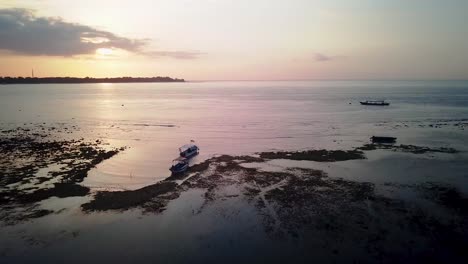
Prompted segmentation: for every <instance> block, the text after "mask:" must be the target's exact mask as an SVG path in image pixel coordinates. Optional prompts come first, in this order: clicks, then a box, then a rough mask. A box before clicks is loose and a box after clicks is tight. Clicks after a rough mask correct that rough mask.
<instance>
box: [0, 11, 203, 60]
mask: <svg viewBox="0 0 468 264" xmlns="http://www.w3.org/2000/svg"><path fill="white" fill-rule="evenodd" d="M149 41H150V40H149V39H131V38H126V37H121V36H118V35H116V34H114V33H112V32H109V31H103V30H98V29H96V28H93V27H90V26H86V25H82V24H77V23H69V22H65V21H64V20H63V19H62V18H52V17H37V16H36V15H35V14H34V12H33V11H32V10H29V9H20V8H15V9H0V50H7V51H10V52H13V53H17V54H24V55H33V56H40V55H43V56H74V55H84V54H94V53H95V52H96V50H97V49H99V48H114V49H122V50H126V51H128V52H132V53H136V54H140V55H144V56H152V57H161V56H165V57H172V58H176V59H194V58H196V57H197V56H198V55H200V54H201V53H198V52H188V51H146V50H145V47H146V46H147V45H148V43H149ZM156 55H157V56H156Z"/></svg>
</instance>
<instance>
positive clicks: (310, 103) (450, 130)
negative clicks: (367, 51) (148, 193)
mask: <svg viewBox="0 0 468 264" xmlns="http://www.w3.org/2000/svg"><path fill="white" fill-rule="evenodd" d="M363 100H386V101H387V102H389V103H390V105H389V106H383V107H381V106H363V105H361V104H360V103H359V102H360V101H363ZM42 126H44V127H46V128H47V129H48V130H49V131H52V132H51V133H53V134H54V140H59V139H60V140H69V139H77V138H83V139H84V140H85V141H89V142H104V143H105V144H104V147H105V148H120V147H126V149H125V150H124V151H121V152H119V153H118V154H117V155H115V156H114V157H112V158H110V159H106V160H104V161H102V162H101V163H99V164H97V165H96V166H95V167H93V168H92V169H91V170H90V171H89V172H88V173H87V176H86V177H85V178H84V180H83V181H82V182H80V183H79V184H80V185H82V186H85V187H89V188H90V189H91V191H92V194H94V193H95V192H97V191H110V192H115V191H133V190H138V189H139V188H142V187H145V186H149V185H152V184H157V183H161V182H164V181H165V180H166V179H167V178H168V177H169V176H170V175H171V173H170V171H169V167H170V166H171V162H172V160H173V159H174V158H177V157H178V155H179V153H178V148H179V147H180V146H182V145H184V144H187V143H189V142H190V141H191V140H193V141H195V143H196V144H197V145H198V146H199V147H200V155H198V156H197V157H195V158H194V159H192V160H191V161H190V163H191V165H192V166H193V165H195V164H200V163H203V162H204V161H206V160H208V159H210V158H212V157H218V156H220V155H224V154H226V155H233V156H235V155H237V156H240V155H250V156H254V157H258V155H259V153H261V152H271V151H291V152H294V151H304V150H321V149H326V150H350V149H355V148H359V147H362V146H364V145H366V144H368V143H370V137H372V136H391V137H396V138H397V144H402V145H405V146H423V147H427V148H433V149H449V148H450V149H455V150H456V153H455V154H451V153H449V154H447V153H443V152H442V153H438V152H437V151H436V153H432V152H431V151H428V153H426V152H424V153H422V154H421V155H419V153H416V152H414V153H407V152H405V153H401V152H399V151H397V150H394V151H389V150H381V149H378V150H375V151H370V152H369V153H367V152H366V156H367V158H366V159H363V160H347V161H340V162H335V163H324V162H317V161H301V160H295V161H291V160H289V161H288V160H287V159H277V160H271V161H269V162H266V163H265V164H260V163H255V162H253V163H251V164H247V165H245V167H248V168H255V169H258V171H260V172H261V171H271V172H275V171H285V170H286V171H287V170H288V169H290V168H297V167H299V168H309V169H317V170H322V171H324V172H326V173H327V175H328V176H329V177H330V178H331V179H344V180H346V181H348V180H349V181H353V182H359V183H366V184H367V183H369V184H372V186H375V192H377V193H379V194H380V195H383V196H385V197H387V198H391V199H400V200H407V201H411V202H414V203H415V204H418V206H419V205H421V206H422V207H424V208H426V209H427V208H433V207H431V206H432V205H427V203H426V202H421V201H422V200H423V199H422V198H421V197H420V196H418V195H415V192H413V191H408V190H409V189H408V188H409V187H408V186H416V185H417V186H419V185H420V184H426V183H434V182H437V183H442V184H444V186H446V185H447V186H455V187H456V189H457V192H460V193H461V195H462V196H463V197H466V196H468V156H467V154H466V152H467V151H468V144H466V142H468V81H223V82H186V83H138V84H137V83H121V84H37V85H4V86H0V132H1V131H2V130H3V131H8V130H12V129H16V128H18V127H21V128H22V129H30V130H34V129H36V130H37V129H38V127H41V128H42ZM39 130H40V129H39ZM5 133H6V132H5ZM229 162H230V161H228V163H227V164H229ZM210 168H211V167H210ZM4 169H5V168H4ZM202 176H203V174H202ZM233 177H234V176H233ZM178 183H180V182H178ZM242 184H244V183H242ZM242 184H241V183H238V184H237V185H236V186H237V187H233V186H230V187H225V188H224V187H223V188H220V189H222V192H221V194H222V195H221V196H222V197H221V196H219V195H220V194H217V195H218V196H215V198H213V200H215V201H217V199H216V197H217V198H219V200H220V202H213V203H208V202H206V201H205V200H204V198H203V197H206V195H207V194H205V192H204V191H203V190H202V189H203V188H195V189H193V190H190V191H186V192H182V193H180V194H179V195H180V196H178V198H175V199H173V200H170V202H169V203H168V205H167V210H165V211H164V212H163V213H162V214H152V213H148V212H146V213H143V214H142V213H141V212H140V210H139V209H138V208H133V209H130V210H124V211H120V212H119V211H117V212H114V211H110V212H109V211H106V212H97V213H83V212H82V211H81V210H80V205H81V204H83V203H85V202H88V201H90V200H91V199H92V195H91V196H90V195H88V196H85V197H67V198H57V197H52V198H50V199H48V200H44V201H42V202H41V203H40V206H41V208H46V209H52V210H56V211H57V213H55V214H51V215H47V216H45V217H42V218H38V219H35V220H30V221H28V222H26V223H17V224H14V225H6V226H1V229H0V260H1V259H2V258H3V259H4V260H5V261H7V262H8V261H11V262H17V261H19V262H26V263H28V262H34V260H35V259H43V260H47V261H48V262H50V263H53V262H57V263H59V262H61V260H63V259H64V258H65V257H67V258H69V257H73V261H72V262H73V263H75V262H76V263H78V262H83V261H89V260H94V261H95V262H96V260H102V261H106V262H110V261H113V262H116V263H118V262H119V261H123V262H127V261H129V260H131V259H135V260H137V262H151V261H150V260H158V259H159V260H161V261H162V262H166V261H169V262H186V261H189V260H193V261H194V262H204V261H209V262H210V261H215V260H220V261H227V262H237V261H248V260H256V261H259V260H270V261H274V260H277V261H278V260H294V261H297V262H301V261H304V259H302V257H301V254H302V253H304V252H306V251H307V250H306V249H307V248H314V250H312V251H311V252H314V253H310V252H309V253H307V254H304V256H305V255H307V256H308V258H307V259H308V260H310V259H314V260H317V261H320V260H330V258H329V257H330V256H329V255H327V254H328V253H326V252H328V251H326V252H325V251H324V252H322V251H321V249H319V248H322V247H325V246H324V245H330V243H331V244H333V243H334V242H336V241H342V240H340V238H336V239H335V240H333V239H332V238H326V239H325V238H324V239H325V240H326V241H325V240H324V241H325V242H323V241H318V240H317V236H316V235H317V234H316V233H314V232H313V231H310V230H309V231H307V232H312V233H307V232H305V233H300V235H299V236H298V235H297V234H293V235H291V234H289V233H288V232H286V235H285V236H284V237H281V236H280V237H275V236H273V237H272V236H270V234H269V233H268V232H264V228H263V227H262V223H263V222H262V221H264V220H261V219H260V220H259V216H258V215H264V214H265V212H263V211H262V212H261V213H259V212H258V211H257V209H258V208H257V207H256V206H253V207H249V206H247V205H246V204H245V201H243V202H241V201H239V200H238V197H242V195H243V194H242V192H240V193H239V192H238V188H239V186H241V185H242ZM275 184H277V183H275ZM260 185H261V184H260ZM223 186H224V185H223ZM272 186H273V185H272ZM397 187H398V188H397ZM400 187H401V188H400ZM236 188H237V189H236ZM343 188H344V187H343ZM373 188H374V187H373ZM418 188H419V187H418ZM208 189H209V188H208ZM215 189H216V188H215ZM280 189H281V188H280ZM220 197H221V198H220ZM229 197H237V198H233V199H230V198H229ZM265 197H266V198H264V200H265V199H266V200H268V196H265ZM171 199H172V198H171ZM239 199H240V198H239ZM463 199H465V198H463ZM365 200H366V201H367V203H369V201H371V200H372V199H370V198H365ZM463 201H465V200H463ZM363 204H365V203H364V202H363ZM255 208H257V209H255ZM267 208H268V206H267ZM273 208H274V206H273ZM434 208H435V207H434ZM202 209H203V210H202ZM262 210H263V209H262ZM334 210H335V209H334ZM372 210H377V209H375V208H374V209H372ZM372 210H371V209H370V207H369V212H370V211H372ZM428 210H431V211H433V212H437V214H440V215H444V217H445V216H446V215H450V214H451V213H447V212H448V211H444V210H446V209H444V208H442V209H440V208H439V207H437V209H434V210H433V209H428ZM374 213H375V212H374ZM382 215H385V213H382ZM462 215H463V214H462ZM444 217H442V218H443V219H447V218H444ZM273 219H276V221H279V220H278V219H281V214H280V213H278V212H277V215H276V216H275V217H273ZM270 221H272V220H271V219H270ZM308 221H311V220H308ZM379 221H380V220H379ZM389 221H390V220H389ZM296 224H297V223H296ZM389 226H390V224H389ZM277 227H278V228H284V229H285V230H290V229H288V228H286V227H283V226H282V224H278V226H277ZM462 228H464V227H462ZM346 230H347V229H346ZM346 230H345V232H347V231H346ZM391 230H393V231H390V233H391V234H392V236H393V235H394V236H397V235H398V234H400V233H399V232H403V231H401V230H400V231H395V229H391ZM394 231H395V232H394ZM405 232H406V231H405ZM351 233H352V232H351V231H350V232H349V233H348V234H351ZM403 233H404V232H403ZM461 233H462V234H464V236H462V240H461V241H464V242H460V243H462V244H463V243H465V242H466V241H467V240H466V238H467V237H466V234H467V232H466V230H464V231H463V230H462V232H461ZM307 234H309V236H308V235H307ZM321 234H322V235H323V233H321ZM352 234H353V235H350V236H349V237H347V238H346V239H344V240H343V241H345V242H339V243H341V244H340V245H339V246H337V248H339V254H338V253H336V254H335V250H337V251H338V249H335V248H331V249H330V248H329V249H330V250H331V251H330V252H332V253H330V254H332V255H333V258H331V259H333V260H334V261H338V262H342V261H344V262H347V261H346V260H349V259H350V258H351V259H355V260H357V261H368V260H369V259H366V258H365V259H360V258H359V254H362V255H365V254H366V252H364V251H363V252H364V253H363V252H361V251H359V250H357V251H356V250H355V249H353V246H352V241H353V239H358V240H359V239H361V238H360V237H359V236H358V235H355V234H354V233H352ZM283 235H284V234H283ZM335 235H336V234H335ZM400 235H401V234H400ZM297 237H299V238H297ZM310 237H315V238H313V239H309V238H310ZM402 237H411V235H408V234H406V233H405V234H403V235H402ZM347 239H349V241H351V242H349V241H348V242H349V243H348V242H346V241H347ZM375 239H379V238H375ZM391 239H392V238H391V237H390V238H383V239H382V241H383V242H382V243H383V244H382V245H384V246H385V247H387V246H388V245H392V243H391ZM411 239H413V238H411ZM411 239H408V240H411ZM414 240H415V241H419V240H418V239H414ZM333 241H334V242H333ZM405 241H406V240H405ZM424 241H425V240H424ZM322 242H323V243H322ZM408 243H409V242H408ZM424 243H426V242H424ZM402 245H403V244H402ZM421 245H422V244H421ZM465 245H466V244H465ZM330 247H333V246H330ZM363 248H364V247H363ZM389 248H391V247H389ZM415 248H416V249H415V250H416V251H417V250H418V249H417V248H419V247H415ZM361 249H362V248H360V250H361ZM419 249H420V248H419ZM327 250H328V249H327ZM343 250H344V251H343ZM346 250H349V251H346ZM398 250H404V249H399V248H397V249H395V251H394V252H393V251H392V252H390V253H388V254H390V255H391V254H394V255H392V256H395V254H396V255H397V256H398V254H399V252H400V251H398ZM420 250H423V249H420ZM307 252H308V251H307ZM353 252H354V253H353ZM395 252H396V253H395ZM367 253H369V252H367ZM310 254H312V255H313V256H311V255H310ZM369 254H370V253H369ZM405 254H406V253H405ZM292 255H294V256H295V257H294V258H290V256H292ZM449 255H450V254H449ZM455 255H456V254H455ZM280 256H284V259H283V258H281V257H280ZM450 256H452V255H450ZM377 259H378V258H377ZM455 259H457V258H455ZM371 260H372V261H373V260H375V259H373V258H371ZM0 262H1V261H0ZM7 262H5V263H7Z"/></svg>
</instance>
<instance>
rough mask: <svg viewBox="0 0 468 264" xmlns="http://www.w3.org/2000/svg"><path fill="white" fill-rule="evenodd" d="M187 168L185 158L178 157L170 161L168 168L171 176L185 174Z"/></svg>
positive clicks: (187, 164)
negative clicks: (170, 164)
mask: <svg viewBox="0 0 468 264" xmlns="http://www.w3.org/2000/svg"><path fill="white" fill-rule="evenodd" d="M188 167H189V163H188V160H187V159H186V158H182V157H178V158H177V159H175V160H173V161H172V166H171V167H170V168H169V170H170V171H172V174H177V173H182V172H185V171H186V170H187V169H188Z"/></svg>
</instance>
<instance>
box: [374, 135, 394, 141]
mask: <svg viewBox="0 0 468 264" xmlns="http://www.w3.org/2000/svg"><path fill="white" fill-rule="evenodd" d="M371 141H372V143H395V142H396V137H376V136H373V137H371Z"/></svg>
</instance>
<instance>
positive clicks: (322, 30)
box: [0, 0, 468, 80]
mask: <svg viewBox="0 0 468 264" xmlns="http://www.w3.org/2000/svg"><path fill="white" fill-rule="evenodd" d="M467 10H468V1H466V0H445V1H440V0H387V1H384V0H341V1H338V0H131V1H127V0H125V1H124V0H80V1H71V0H70V1H68V0H0V76H31V69H34V73H35V76H38V77H46V76H77V77H86V76H90V77H117V76H141V77H150V76H171V77H178V78H184V79H186V80H309V79H333V80H336V79H362V80H366V79H372V80H375V79H377V80H378V79H384V80H394V79H404V80H413V79H414V80H426V79H430V80H437V79H444V80H447V79H468V26H467V25H468V15H467Z"/></svg>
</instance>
